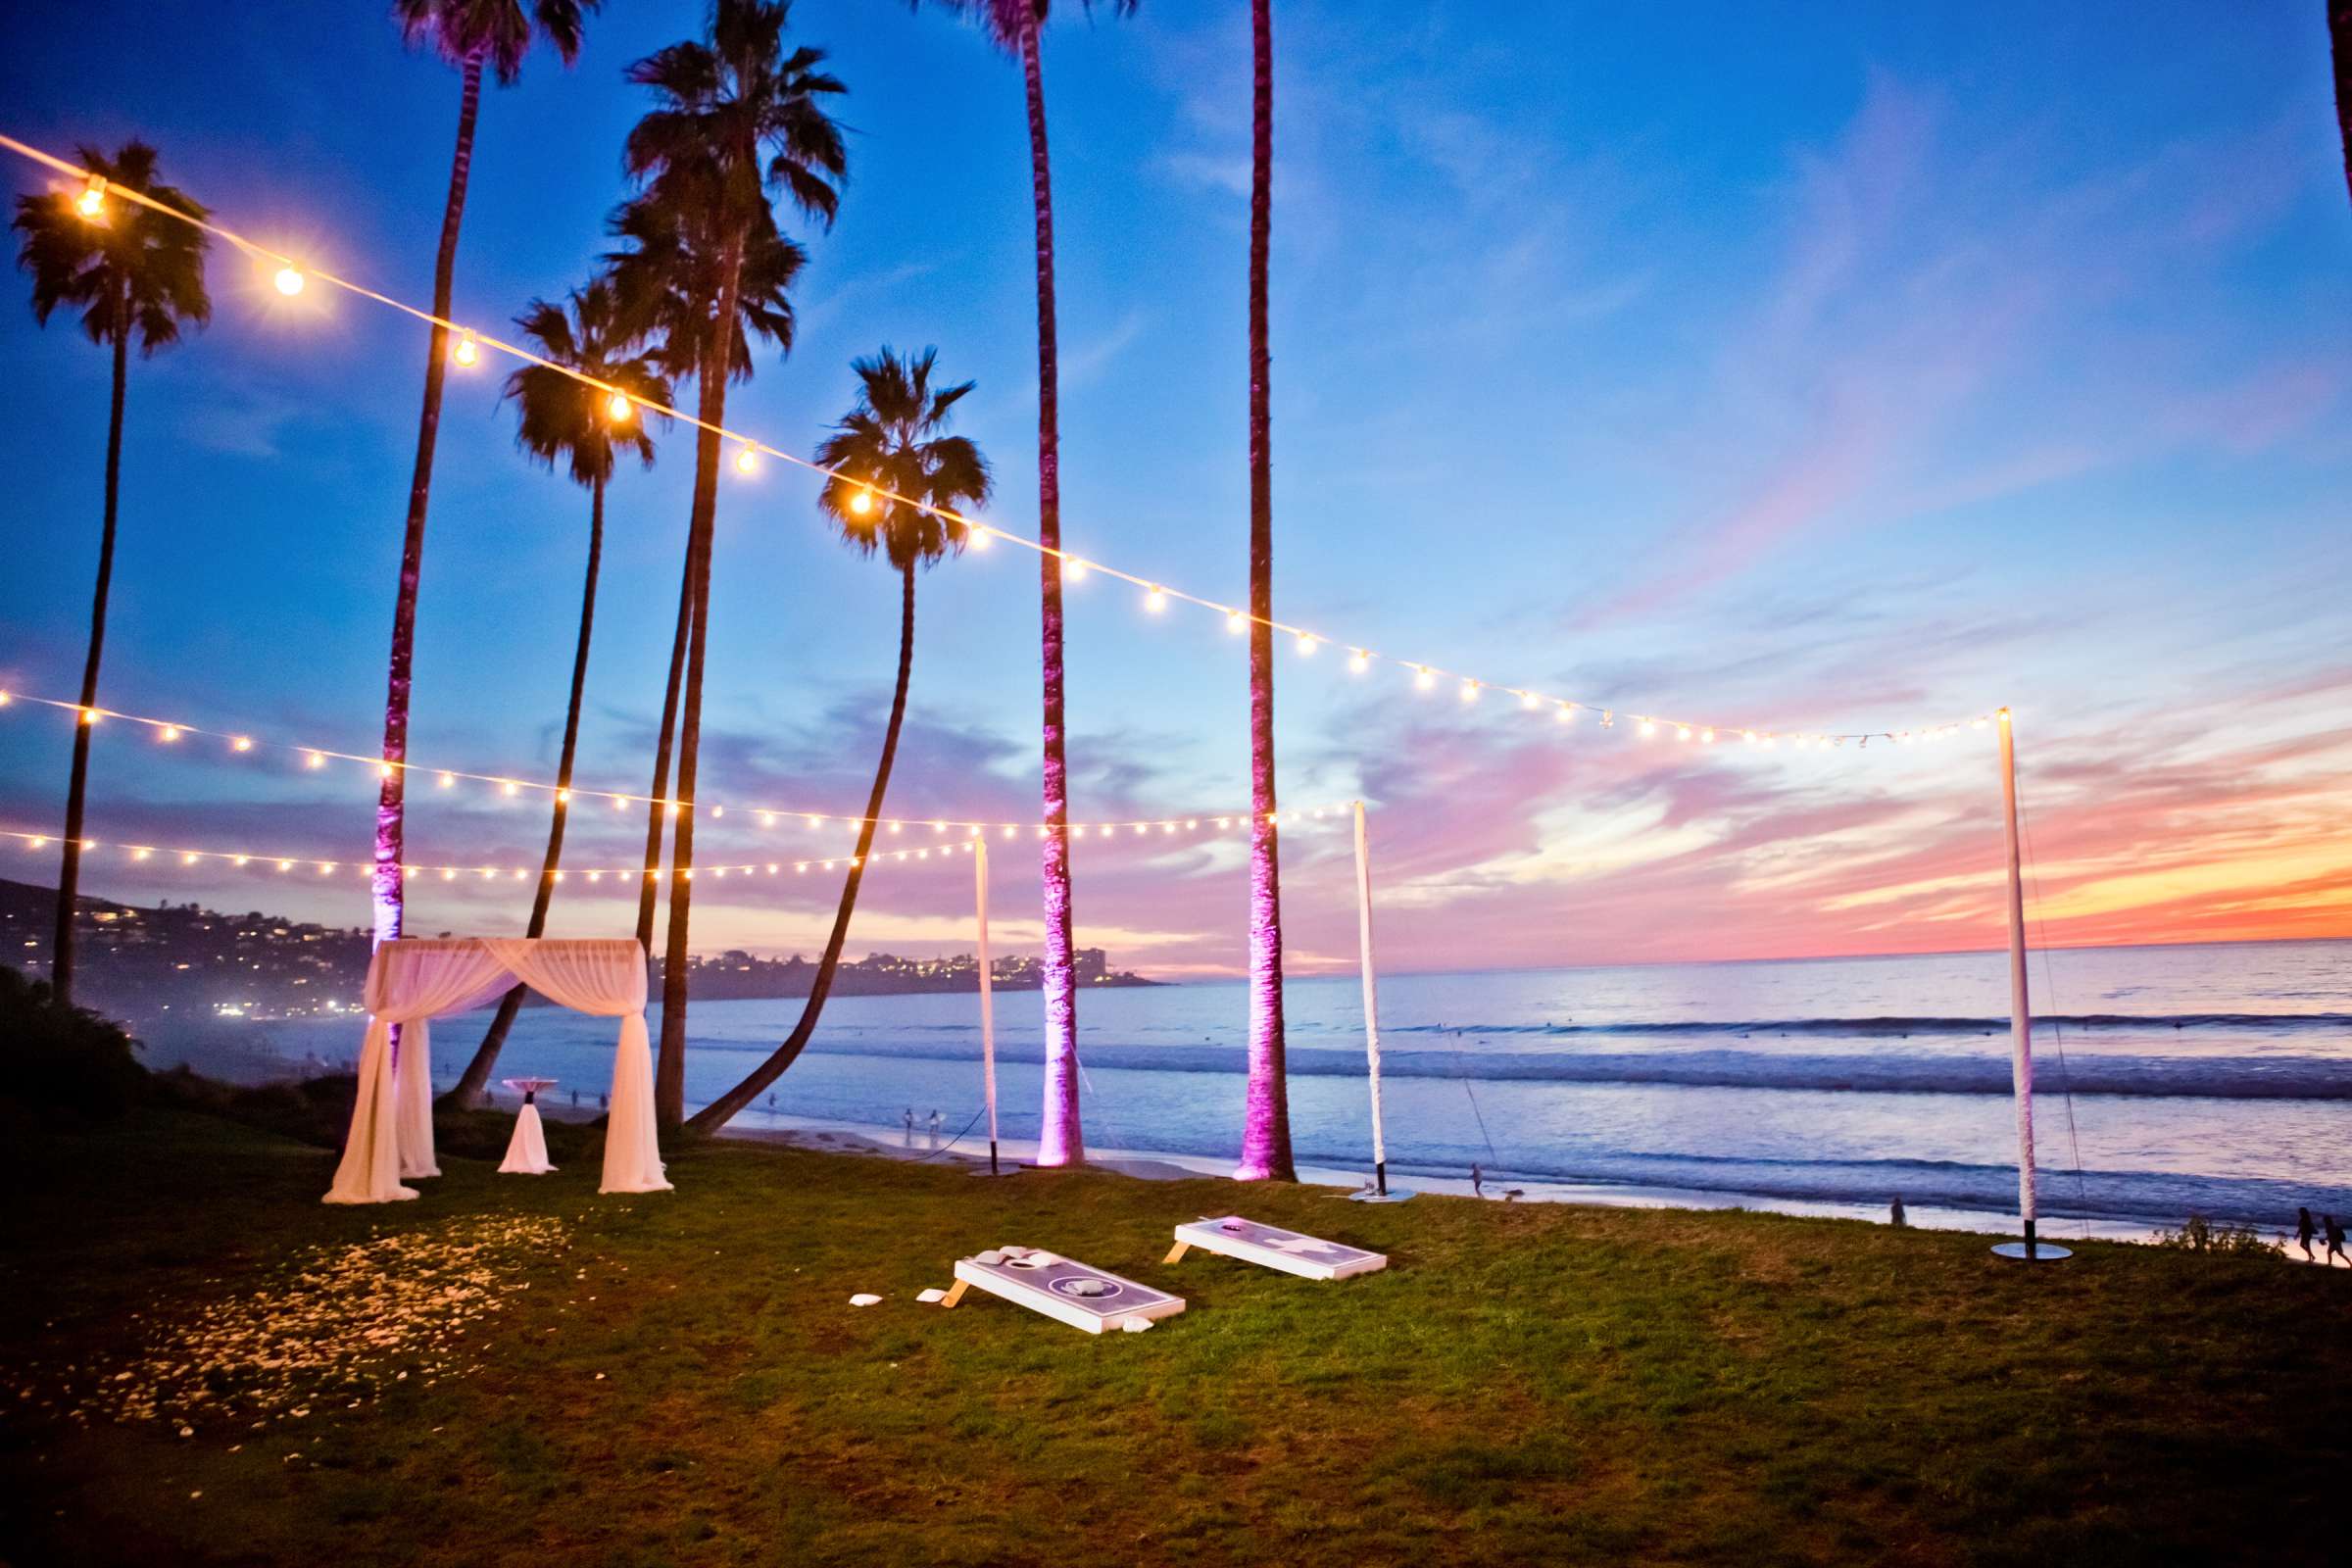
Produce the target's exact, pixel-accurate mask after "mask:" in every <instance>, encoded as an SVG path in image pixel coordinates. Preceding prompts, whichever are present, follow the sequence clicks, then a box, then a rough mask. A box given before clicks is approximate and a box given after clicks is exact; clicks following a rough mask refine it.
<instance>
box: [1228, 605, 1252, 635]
mask: <svg viewBox="0 0 2352 1568" xmlns="http://www.w3.org/2000/svg"><path fill="white" fill-rule="evenodd" d="M1225 629H1226V630H1227V631H1230V632H1234V633H1236V634H1239V633H1241V632H1245V631H1248V630H1249V629H1250V617H1249V616H1248V615H1245V614H1243V613H1241V612H1240V611H1238V610H1228V611H1227V612H1225Z"/></svg>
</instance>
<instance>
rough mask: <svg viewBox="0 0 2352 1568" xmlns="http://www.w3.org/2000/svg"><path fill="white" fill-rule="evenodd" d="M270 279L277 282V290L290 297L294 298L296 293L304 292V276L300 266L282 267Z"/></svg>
mask: <svg viewBox="0 0 2352 1568" xmlns="http://www.w3.org/2000/svg"><path fill="white" fill-rule="evenodd" d="M270 281H271V282H272V283H275V284H276V285H277V291H278V292H279V293H280V294H283V295H284V296H286V298H288V299H292V298H293V297H294V296H295V295H297V294H299V293H301V292H302V283H303V277H302V270H301V269H299V268H296V267H292V266H287V267H281V268H279V269H278V270H277V275H276V276H275V277H273V278H271V279H270Z"/></svg>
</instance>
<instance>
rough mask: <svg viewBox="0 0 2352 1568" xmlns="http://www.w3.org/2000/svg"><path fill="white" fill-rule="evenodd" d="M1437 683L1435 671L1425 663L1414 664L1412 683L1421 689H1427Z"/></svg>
mask: <svg viewBox="0 0 2352 1568" xmlns="http://www.w3.org/2000/svg"><path fill="white" fill-rule="evenodd" d="M1437 683H1438V675H1437V671H1435V670H1433V669H1431V668H1430V667H1429V666H1428V665H1427V664H1421V665H1417V666H1415V672H1414V675H1413V684H1414V685H1416V686H1418V687H1420V688H1421V689H1422V690H1423V691H1427V690H1429V689H1430V688H1431V687H1432V686H1435V685H1436V684H1437Z"/></svg>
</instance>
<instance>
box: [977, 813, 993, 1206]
mask: <svg viewBox="0 0 2352 1568" xmlns="http://www.w3.org/2000/svg"><path fill="white" fill-rule="evenodd" d="M972 893H973V899H974V902H975V903H976V904H977V906H978V907H979V913H980V1064H981V1071H982V1073H983V1074H984V1076H985V1077H986V1079H987V1086H988V1173H989V1174H990V1175H991V1176H994V1175H995V1174H997V999H996V992H995V989H994V978H993V975H992V974H991V971H990V968H989V961H988V840H987V839H985V838H976V839H974V840H972Z"/></svg>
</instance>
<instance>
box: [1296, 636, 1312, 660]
mask: <svg viewBox="0 0 2352 1568" xmlns="http://www.w3.org/2000/svg"><path fill="white" fill-rule="evenodd" d="M1314 657H1315V634H1314V633H1313V632H1311V631H1302V632H1300V633H1299V658H1300V659H1312V658H1314Z"/></svg>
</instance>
